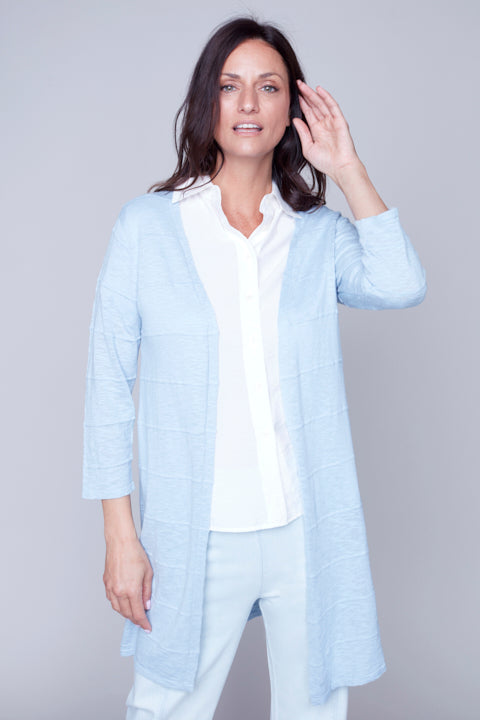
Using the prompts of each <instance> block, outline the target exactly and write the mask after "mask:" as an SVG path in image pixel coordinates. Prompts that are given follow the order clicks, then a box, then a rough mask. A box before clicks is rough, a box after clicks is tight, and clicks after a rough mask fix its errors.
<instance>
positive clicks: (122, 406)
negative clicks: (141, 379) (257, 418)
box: [82, 212, 141, 499]
mask: <svg viewBox="0 0 480 720" xmlns="http://www.w3.org/2000/svg"><path fill="white" fill-rule="evenodd" d="M137 263H138V253H137V248H136V241H135V238H134V237H133V236H132V233H129V232H127V231H126V227H125V223H124V219H123V212H121V213H120V215H119V217H118V219H117V221H116V223H115V225H114V227H113V230H112V233H111V236H110V241H109V244H108V247H107V251H106V254H105V257H104V260H103V264H102V266H101V269H100V273H99V275H98V279H97V284H96V290H95V299H94V304H93V311H92V317H91V323H90V338H89V348H88V361H87V372H86V385H85V411H84V445H83V486H82V497H83V498H96V499H107V498H115V497H122V496H123V495H128V494H130V493H131V492H132V490H134V488H135V484H134V482H133V480H132V455H133V450H132V446H133V429H134V424H135V404H134V401H133V397H132V392H133V388H134V385H135V380H136V376H137V362H138V352H139V347H140V335H141V318H140V315H139V312H138V307H137Z"/></svg>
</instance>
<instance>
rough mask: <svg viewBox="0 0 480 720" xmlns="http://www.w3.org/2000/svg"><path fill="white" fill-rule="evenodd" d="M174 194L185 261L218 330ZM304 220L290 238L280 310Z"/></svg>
mask: <svg viewBox="0 0 480 720" xmlns="http://www.w3.org/2000/svg"><path fill="white" fill-rule="evenodd" d="M172 195H173V191H171V190H170V191H169V193H168V202H169V205H170V209H171V213H172V215H173V220H174V223H175V227H176V230H177V233H178V237H179V239H180V243H181V246H182V250H183V254H184V257H185V261H186V263H187V266H188V269H189V272H190V276H191V278H192V280H193V283H194V286H195V291H196V293H197V296H198V299H199V300H200V302H201V303H202V305H203V307H204V308H205V309H206V311H207V312H208V314H209V317H210V322H211V323H212V325H213V327H214V328H215V329H216V331H217V332H218V331H219V328H218V323H217V318H216V314H215V310H214V308H213V305H212V303H211V301H210V298H209V297H208V294H207V291H206V288H205V285H204V284H203V282H202V280H201V278H200V275H199V273H198V270H197V266H196V265H195V261H194V259H193V254H192V250H191V247H190V243H189V241H188V238H187V234H186V231H185V227H184V224H183V220H182V215H181V209H180V204H179V203H173V202H172ZM303 221H304V217H303V216H302V215H299V216H298V217H297V218H295V225H294V230H293V233H292V237H291V240H290V245H289V248H288V254H287V260H286V263H285V268H284V271H283V276H282V281H281V287H280V298H279V311H280V308H281V307H282V305H283V303H284V299H283V298H284V296H285V293H286V292H287V286H288V283H289V280H290V277H291V275H292V271H293V268H294V264H295V250H296V246H297V243H298V241H299V237H300V233H301V228H302V227H303ZM234 229H235V228H234ZM240 234H242V233H240ZM252 234H253V233H252ZM247 241H248V238H247ZM279 314H280V312H279Z"/></svg>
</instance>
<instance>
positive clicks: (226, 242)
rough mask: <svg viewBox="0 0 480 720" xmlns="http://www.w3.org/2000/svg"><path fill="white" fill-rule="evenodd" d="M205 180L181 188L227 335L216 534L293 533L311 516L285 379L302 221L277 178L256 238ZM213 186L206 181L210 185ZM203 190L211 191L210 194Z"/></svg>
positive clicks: (195, 249) (179, 197)
mask: <svg viewBox="0 0 480 720" xmlns="http://www.w3.org/2000/svg"><path fill="white" fill-rule="evenodd" d="M208 181H209V176H208V175H206V176H201V177H199V178H198V179H197V181H196V183H195V184H194V186H193V187H192V188H191V189H188V190H185V192H183V191H182V189H181V187H184V186H185V185H188V184H189V183H190V182H191V180H189V181H187V182H186V183H184V185H183V186H181V187H180V188H178V189H177V190H175V191H174V193H173V202H181V208H180V210H181V217H182V222H183V226H184V229H185V234H186V236H187V240H188V243H189V246H190V248H191V251H192V256H193V259H194V262H195V266H196V269H197V272H198V275H199V277H200V280H201V281H202V283H203V285H204V287H205V291H206V293H207V295H208V297H209V300H210V302H211V304H212V306H213V309H214V311H215V314H216V319H217V324H218V329H219V389H218V402H217V435H216V444H215V474H214V484H213V497H212V508H211V520H210V529H211V530H222V531H230V532H239V531H247V530H258V529H261V528H270V527H275V526H279V525H285V524H286V523H289V522H290V521H291V520H293V519H295V518H297V517H299V516H300V515H301V514H302V512H303V509H302V504H301V494H300V486H299V482H298V477H297V471H296V467H295V460H294V455H293V451H292V447H291V443H290V439H289V437H288V432H287V427H286V423H285V418H284V414H283V407H282V400H281V396H280V386H279V375H278V350H277V342H278V328H277V317H278V306H279V299H280V289H281V280H282V274H283V270H284V267H285V264H286V260H287V255H288V251H289V246H290V240H291V237H292V234H293V230H294V226H295V218H296V217H297V213H296V212H295V211H294V210H293V209H292V208H291V207H290V206H289V205H288V204H287V203H286V202H285V201H284V199H283V198H282V196H281V194H280V191H279V189H278V187H277V185H276V183H275V181H273V179H272V192H270V193H269V194H267V195H265V196H264V197H263V198H262V201H261V203H260V212H261V213H262V214H263V220H262V223H261V224H260V225H259V226H258V227H257V228H256V229H255V230H254V231H253V233H252V234H251V235H250V237H249V238H247V237H245V235H243V233H241V232H240V231H239V230H237V229H236V228H234V227H232V226H231V225H230V223H229V222H228V220H227V217H226V215H225V213H224V212H223V209H222V205H221V190H220V188H219V186H218V185H214V184H212V183H208ZM205 183H207V184H206V185H205ZM202 185H203V187H201V186H202Z"/></svg>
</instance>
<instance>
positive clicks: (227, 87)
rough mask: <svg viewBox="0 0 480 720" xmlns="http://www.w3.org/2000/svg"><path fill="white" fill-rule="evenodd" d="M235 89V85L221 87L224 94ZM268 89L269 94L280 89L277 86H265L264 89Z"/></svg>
mask: <svg viewBox="0 0 480 720" xmlns="http://www.w3.org/2000/svg"><path fill="white" fill-rule="evenodd" d="M232 88H233V89H235V86H234V85H220V90H223V91H224V92H229V91H230V89H232ZM265 88H267V91H268V93H269V94H271V93H275V92H277V90H278V88H276V87H275V85H263V88H262V89H265Z"/></svg>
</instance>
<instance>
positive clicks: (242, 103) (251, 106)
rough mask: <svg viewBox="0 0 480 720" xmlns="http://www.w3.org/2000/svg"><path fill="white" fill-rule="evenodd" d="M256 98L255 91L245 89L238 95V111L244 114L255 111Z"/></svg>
mask: <svg viewBox="0 0 480 720" xmlns="http://www.w3.org/2000/svg"><path fill="white" fill-rule="evenodd" d="M257 105H258V101H257V96H256V94H255V90H253V89H248V88H247V89H245V90H243V91H242V93H240V96H239V110H244V111H245V112H252V111H253V110H257Z"/></svg>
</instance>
